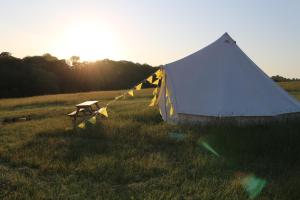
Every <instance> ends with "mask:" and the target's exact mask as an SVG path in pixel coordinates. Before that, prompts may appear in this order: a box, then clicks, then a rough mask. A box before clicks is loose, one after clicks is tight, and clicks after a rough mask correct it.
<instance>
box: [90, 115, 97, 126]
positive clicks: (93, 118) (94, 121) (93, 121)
mask: <svg viewBox="0 0 300 200" xmlns="http://www.w3.org/2000/svg"><path fill="white" fill-rule="evenodd" d="M89 122H91V124H96V116H94V117H92V118H91V119H89Z"/></svg>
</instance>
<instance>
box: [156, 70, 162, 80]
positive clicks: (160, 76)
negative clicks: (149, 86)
mask: <svg viewBox="0 0 300 200" xmlns="http://www.w3.org/2000/svg"><path fill="white" fill-rule="evenodd" d="M155 75H156V78H158V79H161V78H162V71H161V70H158V71H157V72H155Z"/></svg>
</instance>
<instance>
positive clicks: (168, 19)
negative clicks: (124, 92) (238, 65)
mask: <svg viewBox="0 0 300 200" xmlns="http://www.w3.org/2000/svg"><path fill="white" fill-rule="evenodd" d="M299 10H300V1H298V0H284V1H283V0H226V1H225V0H206V1H204V0H106V1H105V0H26V1H25V0H0V19H1V22H0V36H1V37H0V51H8V52H11V53H12V55H13V56H16V57H21V58H22V57H25V56H32V55H42V54H44V53H50V54H52V55H54V56H57V57H58V58H69V57H71V56H72V55H78V56H80V58H81V60H87V61H93V60H97V59H104V58H108V59H113V60H129V61H133V62H139V63H148V64H150V65H153V66H158V65H163V64H168V63H170V62H173V61H176V60H178V59H181V58H183V57H185V56H187V55H189V54H191V53H194V52H195V51H198V50H200V49H202V48H203V47H205V46H207V45H208V44H210V43H212V42H213V41H215V40H216V39H218V38H219V37H220V36H221V35H222V34H224V33H225V32H228V33H229V34H230V35H231V37H232V38H233V39H234V40H236V41H237V44H238V45H239V47H240V48H241V49H242V50H243V51H244V52H245V53H246V54H247V55H248V56H249V57H250V58H251V59H252V60H253V61H254V62H255V63H256V64H257V65H258V66H259V67H260V68H261V69H262V70H263V71H265V72H266V73H267V74H268V75H277V74H279V75H282V76H285V77H290V78H291V77H298V78H300V55H299V52H300V12H299Z"/></svg>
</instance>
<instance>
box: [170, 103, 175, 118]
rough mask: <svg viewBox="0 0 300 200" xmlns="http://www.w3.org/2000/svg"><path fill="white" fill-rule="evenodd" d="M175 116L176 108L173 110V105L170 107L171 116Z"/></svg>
mask: <svg viewBox="0 0 300 200" xmlns="http://www.w3.org/2000/svg"><path fill="white" fill-rule="evenodd" d="M173 114H174V108H173V105H172V104H171V107H170V116H172V115H173Z"/></svg>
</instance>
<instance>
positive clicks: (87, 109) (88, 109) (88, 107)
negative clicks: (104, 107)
mask: <svg viewBox="0 0 300 200" xmlns="http://www.w3.org/2000/svg"><path fill="white" fill-rule="evenodd" d="M93 106H94V107H96V109H97V110H95V109H93ZM99 109H100V107H99V105H98V101H85V102H82V103H80V104H77V105H76V110H74V111H73V112H71V113H69V114H68V116H70V117H73V118H74V121H76V118H77V117H78V115H79V113H80V112H84V113H85V114H86V113H87V114H89V115H92V114H94V113H96V112H97V111H98V110H99Z"/></svg>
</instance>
